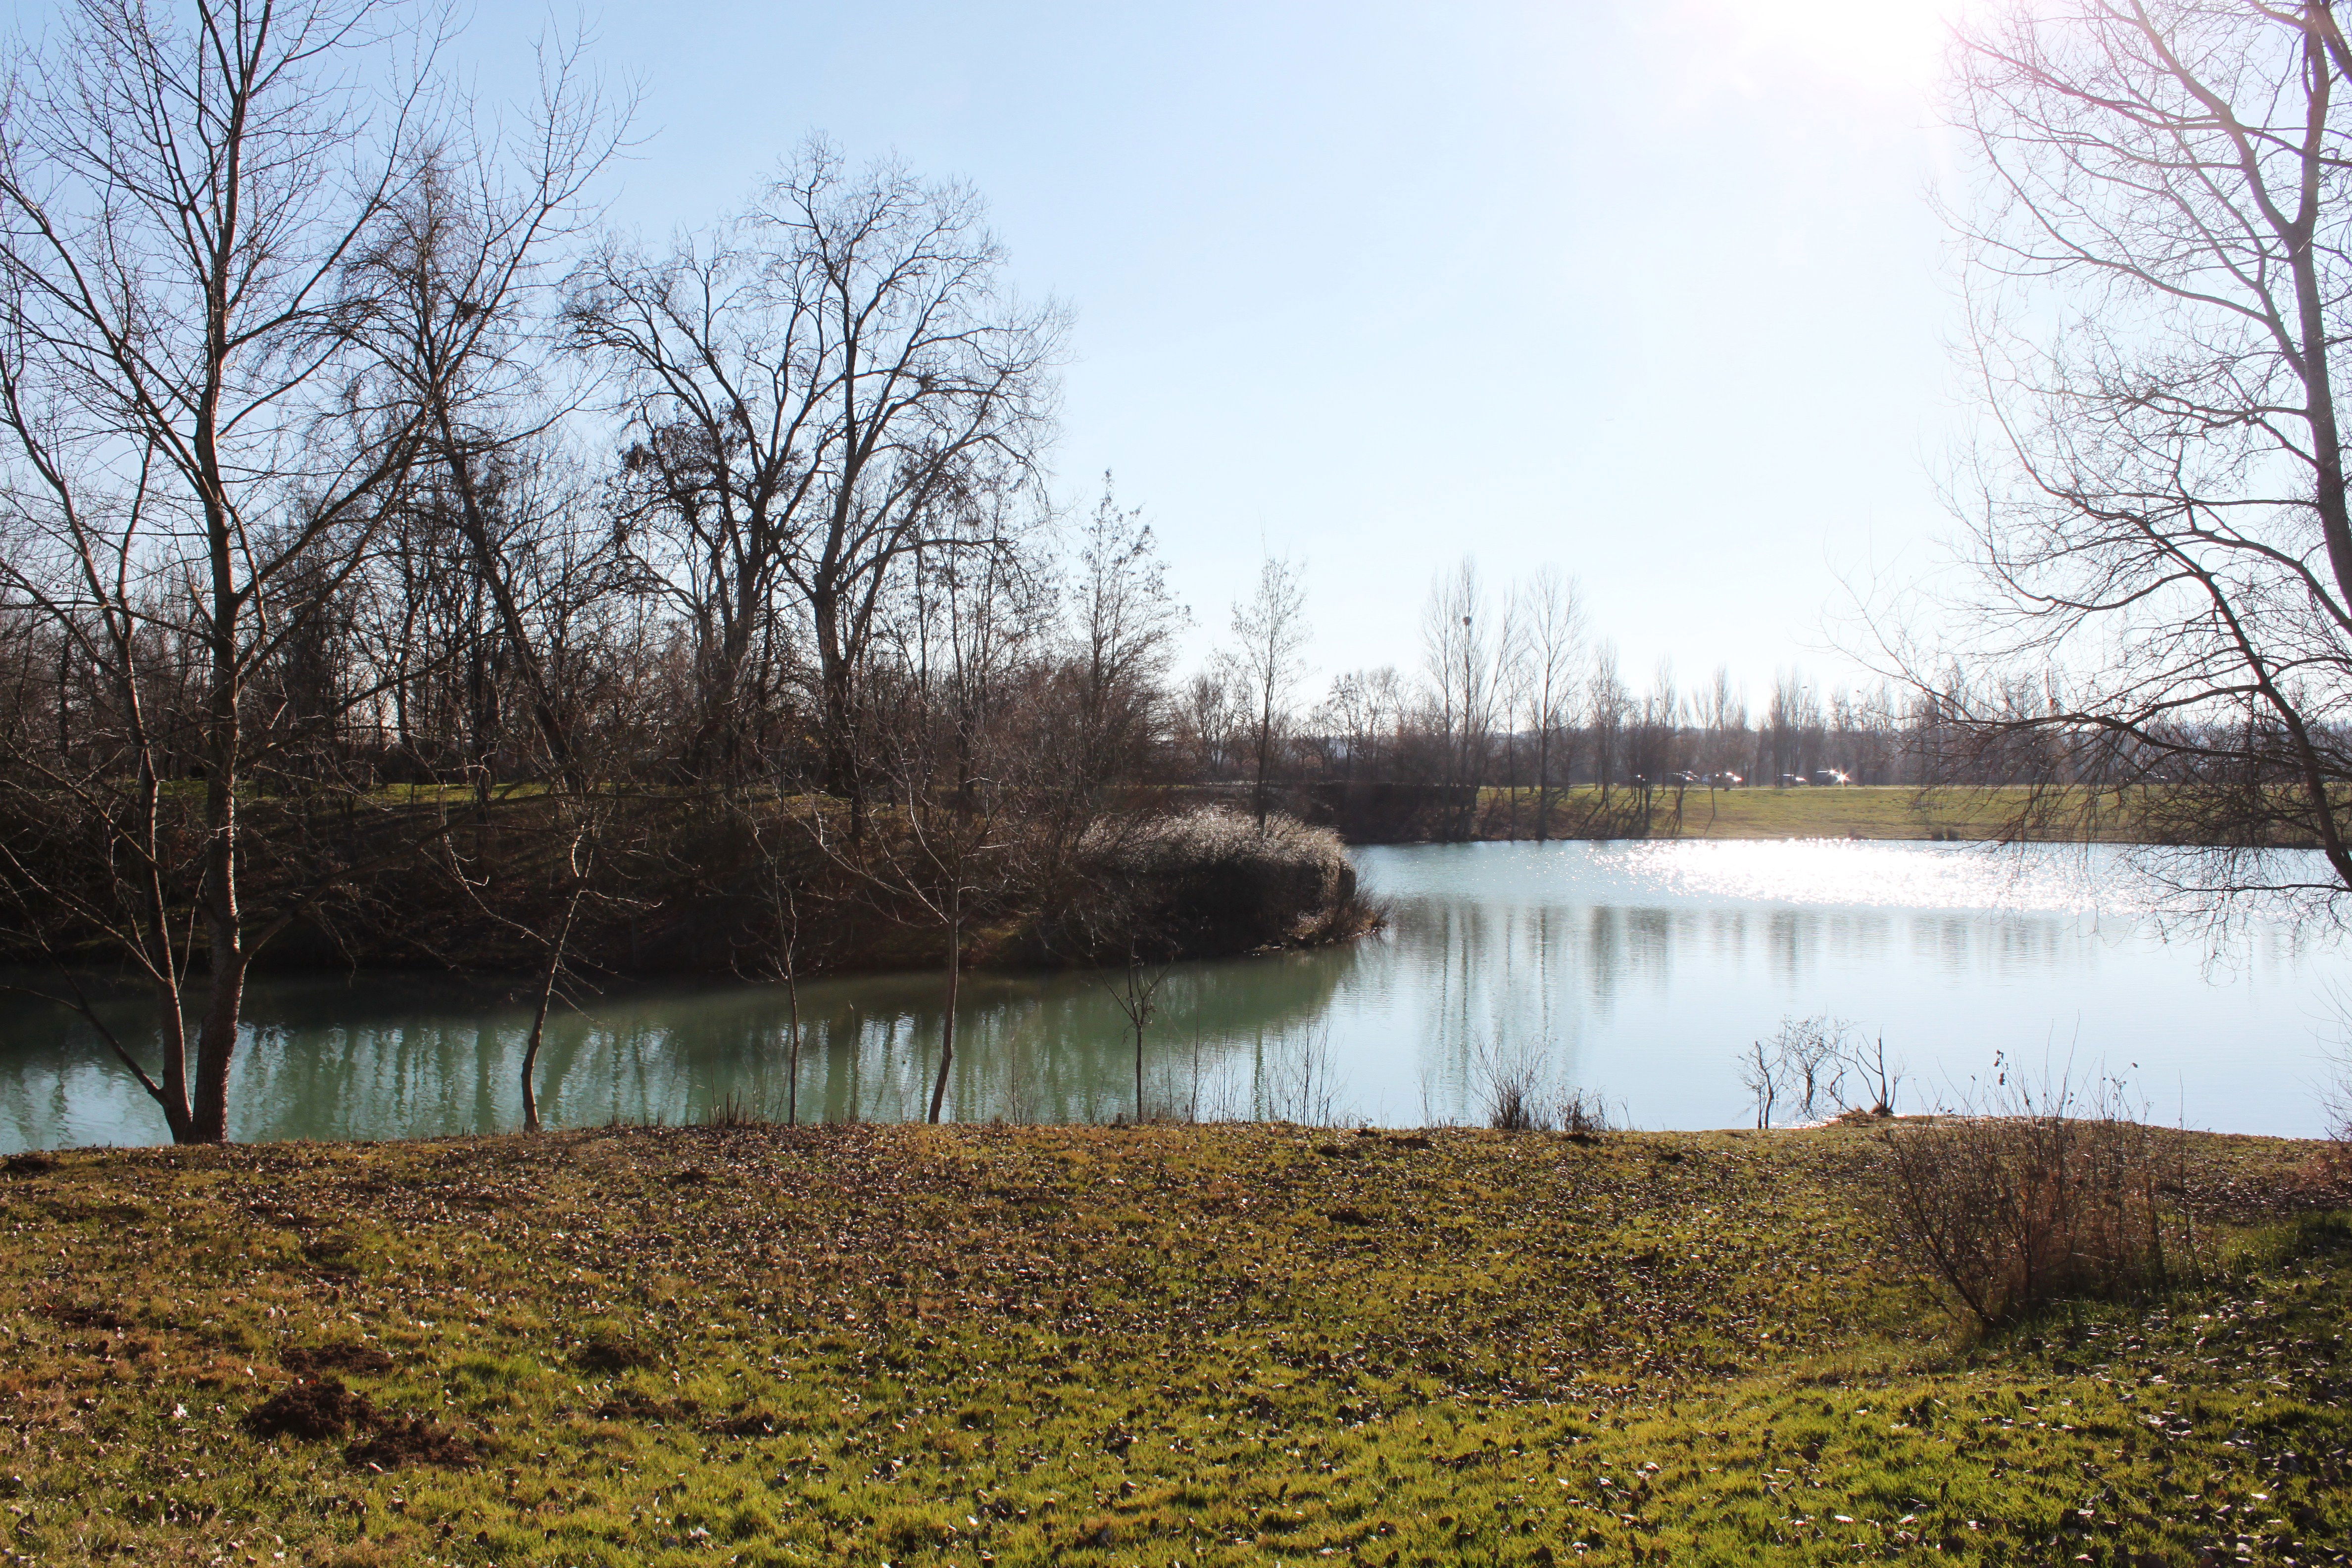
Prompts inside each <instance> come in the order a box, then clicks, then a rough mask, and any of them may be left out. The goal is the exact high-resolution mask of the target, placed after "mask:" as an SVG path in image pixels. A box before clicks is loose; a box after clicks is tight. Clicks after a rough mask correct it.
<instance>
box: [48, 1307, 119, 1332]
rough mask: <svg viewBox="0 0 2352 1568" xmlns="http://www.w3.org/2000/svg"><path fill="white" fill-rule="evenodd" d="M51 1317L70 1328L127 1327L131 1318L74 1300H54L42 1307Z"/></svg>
mask: <svg viewBox="0 0 2352 1568" xmlns="http://www.w3.org/2000/svg"><path fill="white" fill-rule="evenodd" d="M42 1310H43V1311H45V1312H47V1314H48V1315H49V1318H50V1319H51V1320H52V1321H55V1322H58V1323H62V1324H64V1325H65V1326H66V1327H67V1328H68V1329H127V1328H129V1327H130V1326H131V1321H130V1320H129V1319H127V1318H125V1317H123V1316H122V1315H121V1313H119V1312H115V1311H112V1310H109V1309H108V1308H105V1307H90V1306H85V1305H82V1304H81V1303H79V1302H74V1301H59V1302H54V1303H52V1304H50V1305H49V1306H47V1307H45V1308H43V1309H42Z"/></svg>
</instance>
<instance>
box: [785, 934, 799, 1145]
mask: <svg viewBox="0 0 2352 1568" xmlns="http://www.w3.org/2000/svg"><path fill="white" fill-rule="evenodd" d="M784 1000H785V1004H786V1005H787V1006H789V1007H790V1008H791V1009H792V1013H791V1023H790V1025H789V1026H788V1027H789V1030H790V1032H789V1034H788V1035H787V1036H786V1041H787V1043H786V1045H785V1047H784V1070H785V1071H786V1072H788V1073H790V1074H791V1075H792V1078H791V1081H790V1082H789V1083H788V1084H786V1085H785V1088H784V1125H785V1126H787V1127H798V1126H799V1125H800V1124H801V983H800V976H799V975H798V974H797V973H794V971H793V965H792V960H791V959H790V958H789V957H787V958H786V959H785V961H784Z"/></svg>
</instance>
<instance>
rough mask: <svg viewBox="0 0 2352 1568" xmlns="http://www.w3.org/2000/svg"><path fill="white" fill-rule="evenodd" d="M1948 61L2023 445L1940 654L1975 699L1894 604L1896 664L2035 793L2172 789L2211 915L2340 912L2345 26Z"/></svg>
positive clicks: (2348, 233) (2169, 15) (2317, 9)
mask: <svg viewBox="0 0 2352 1568" xmlns="http://www.w3.org/2000/svg"><path fill="white" fill-rule="evenodd" d="M1957 60H1958V73H1959V74H1958V83H1957V88H1958V90H1957V93H1956V97H1955V102H1956V118H1957V121H1958V125H1959V127H1960V129H1961V130H1962V131H1963V132H1966V133H1967V135H1968V136H1969V139H1970V141H1971V142H1972V144H1973V149H1974V153H1975V156H1976V162H1977V165H1978V169H1979V173H1980V174H1981V176H1982V178H1981V180H1980V182H1979V191H1978V195H1977V197H1976V199H1975V200H1973V201H1972V202H1970V203H1969V204H1968V205H1965V207H1964V208H1962V209H1961V210H1959V211H1958V212H1956V214H1955V215H1954V222H1955V224H1956V226H1958V230H1959V232H1960V234H1961V236H1962V237H1963V238H1964V240H1965V242H1966V245H1967V248H1968V262H1969V267H1968V278H1969V302H1970V307H1971V310H1970V326H1971V347H1972V353H1973V362H1974V367H1975V369H1976V371H1977V372H1978V374H1979V379H1980V383H1981V385H1982V388H1983V395H1984V398H1985V402H1986V405H1987V407H1988V408H1989V410H1990V413H1991V416H1992V418H1993V421H1994V423H1995V425H1996V426H1997V428H1998V431H1999V437H2000V440H1999V443H1998V445H1996V446H1994V447H1992V448H1991V449H1990V450H1989V451H1987V452H1986V453H1984V454H1983V455H1981V457H1980V458H1979V461H1978V462H1977V464H1976V465H1975V467H1974V468H1973V470H1972V472H1971V475H1970V480H1971V500H1970V510H1971V512H1972V538H1971V540H1970V544H1971V555H1972V560H1973V563H1974V565H1975V567H1976V569H1977V578H1976V581H1977V583H1978V584H1979V589H1978V591H1977V592H1975V593H1973V594H1971V595H1967V596H1965V597H1963V598H1962V599H1961V600H1960V601H1959V602H1958V603H1957V604H1955V605H1950V606H1948V609H1949V610H1950V611H1952V612H1953V613H1952V614H1951V615H1950V616H1948V624H1949V625H1952V626H1956V627H1958V628H1960V633H1959V637H1960V641H1959V645H1958V646H1959V649H1960V651H1962V652H1964V653H1965V654H1966V655H1967V656H1968V661H1969V664H1970V665H1972V666H1973V667H1974V668H1976V669H1977V670H1978V671H1979V679H1976V680H1974V681H1962V680H1958V679H1950V678H1948V677H1947V676H1945V675H1944V674H1942V673H1941V672H1942V671H1944V670H1945V669H1947V668H1948V667H1949V665H1950V663H1951V662H1952V661H1951V658H1950V654H1951V652H1952V650H1951V649H1950V648H1940V649H1939V648H1937V647H1932V646H1929V645H1928V642H1927V639H1925V638H1911V637H1906V636H1905V635H1904V634H1902V633H1901V632H1900V631H1899V630H1897V626H1898V624H1899V622H1900V621H1901V620H1903V619H1904V618H1905V617H1906V615H1907V611H1906V607H1904V606H1899V605H1895V606H1885V608H1887V609H1888V610H1889V611H1890V613H1889V614H1888V615H1887V616H1883V617H1882V618H1881V620H1880V625H1881V626H1882V627H1883V628H1884V630H1883V634H1882V635H1883V636H1884V637H1885V642H1886V645H1887V646H1888V647H1889V649H1890V650H1891V652H1892V654H1893V659H1892V662H1893V664H1894V665H1895V667H1896V668H1900V669H1902V670H1903V671H1905V672H1906V675H1907V677H1908V679H1910V680H1911V681H1912V682H1913V684H1914V685H1915V687H1916V689H1919V690H1920V691H1921V692H1922V693H1923V694H1924V695H1926V696H1927V697H1929V698H1930V699H1932V700H1933V701H1934V702H1935V704H1936V706H1937V710H1938V718H1939V721H1940V722H1941V724H1942V727H1943V729H1944V730H1945V731H1946V732H1947V733H1948V734H1950V735H1953V736H1965V737H1968V738H1970V739H1972V740H1973V741H1974V742H1976V743H1977V745H1978V747H1979V750H1980V752H1985V753H1991V752H1998V753H1999V754H2000V756H2001V758H2002V759H2003V765H2004V766H2006V767H2011V768H2015V769H2018V770H2021V772H2023V773H2025V774H2026V776H2027V777H2028V778H2029V779H2030V780H2032V782H2039V783H2042V784H2051V785H2057V786H2068V785H2077V784H2083V783H2084V782H2085V781H2100V780H2105V781H2112V780H2114V779H2115V778H2116V777H2118V776H2120V777H2122V778H2124V779H2126V780H2129V779H2132V778H2137V779H2139V780H2142V781H2147V782H2151V783H2156V784H2158V785H2159V786H2160V789H2159V793H2158V795H2157V797H2156V804H2157V806H2158V809H2160V810H2163V811H2167V812H2169V813H2171V814H2172V816H2173V817H2174V820H2171V821H2168V822H2167V823H2165V824H2164V825H2163V826H2164V834H2165V836H2166V837H2171V838H2174V839H2175V840H2177V841H2179V842H2186V843H2192V844H2203V845H2207V846H2213V847H2210V848H2204V849H2198V850H2189V851H2180V850H2160V851H2148V852H2146V853H2145V854H2144V858H2143V864H2144V865H2145V866H2147V868H2149V869H2150V870H2152V871H2155V872H2157V873H2158V875H2159V876H2161V877H2163V878H2166V879H2170V880H2172V881H2173V882H2174V884H2175V886H2176V889H2177V890H2178V891H2179V892H2180V893H2182V894H2185V895H2186V896H2188V897H2189V898H2190V899H2191V900H2194V901H2195V902H2196V903H2197V904H2198V905H2199V906H2200V907H2201V908H2204V909H2207V910H2215V911H2218V910H2221V909H2224V908H2226V907H2228V906H2229V904H2230V903H2231V900H2233V899H2234V898H2235V897H2236V896H2237V895H2239V894H2242V893H2246V892H2251V891H2269V892H2272V893H2284V894H2286V895H2289V896H2294V897H2300V898H2302V899H2304V900H2307V901H2308V902H2310V903H2312V904H2313V905H2315V906H2321V907H2326V906H2332V905H2333V904H2334V903H2335V902H2336V900H2338V899H2339V898H2340V897H2341V895H2342V894H2343V892H2344V891H2345V889H2346V888H2347V885H2352V844H2347V837H2346V827H2345V824H2344V821H2343V816H2342V814H2343V811H2344V809H2345V805H2344V802H2345V799H2346V795H2345V790H2344V784H2345V781H2346V779H2347V756H2346V754H2345V752H2344V749H2343V742H2342V740H2341V737H2342V735H2343V734H2344V732H2345V723H2346V719H2347V707H2346V704H2347V696H2352V679H2347V676H2352V663H2347V654H2352V516H2347V495H2346V489H2345V485H2346V476H2345V454H2344V449H2343V438H2342V433H2341V429H2340V418H2339V414H2338V410H2337V407H2336V399H2335V369H2336V360H2337V358H2338V357H2339V356H2340V354H2341V353H2342V352H2343V349H2342V345H2343V344H2344V342H2346V341H2347V314H2346V302H2347V300H2352V252H2347V238H2352V227H2347V218H2352V203H2347V168H2352V136H2347V132H2352V123H2347V101H2346V100H2347V68H2352V53H2348V52H2347V48H2346V45H2345V39H2344V36H2343V33H2342V31H2341V27H2340V25H2339V22H2338V19H2337V17H2336V14H2335V12H2334V10H2333V7H2332V5H2329V4H2328V3H2326V0H2077V3H2076V4H2074V5H2069V6H2067V7H2065V8H2064V11H2063V15H2061V14H2055V13H2052V12H2050V11H2049V10H2048V8H2046V7H2042V6H2031V5H2007V6H2003V7H2000V8H1999V9H1997V10H1995V11H1993V12H1992V13H1990V14H1989V15H1988V16H1984V17H1983V18H1981V19H1980V20H1979V21H1978V22H1975V23H1972V24H1970V25H1969V26H1968V27H1966V28H1965V29H1964V30H1963V32H1962V33H1961V35H1960V47H1959V49H1958V55H1957ZM2053 801H2058V802H2060V803H2062V804H2063V794H2061V793H2059V792H2046V793H2043V794H2041V795H2037V796H2036V803H2037V806H2038V807H2047V806H2048V805H2051V804H2052V803H2053ZM2030 826H2032V824H2031V822H2030V821H2026V820H2021V821H2020V822H2018V823H2016V824H2014V825H2012V831H2020V832H2021V831H2023V830H2025V829H2026V828H2028V827H2030ZM2279 842H2301V843H2309V844H2314V845H2316V846H2317V847H2319V848H2320V849H2321V850H2322V851H2323V852H2324V854H2325V857H2326V867H2327V870H2326V872H2325V873H2324V874H2322V875H2320V876H2317V877H2314V876H2312V875H2311V874H2310V873H2309V872H2308V871H2307V870H2306V869H2305V868H2304V866H2305V863H2301V862H2298V861H2296V860H2294V859H2293V858H2281V857H2277V856H2273V855H2270V854H2268V853H2266V847H2267V846H2270V845H2273V844H2275V843H2279Z"/></svg>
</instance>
